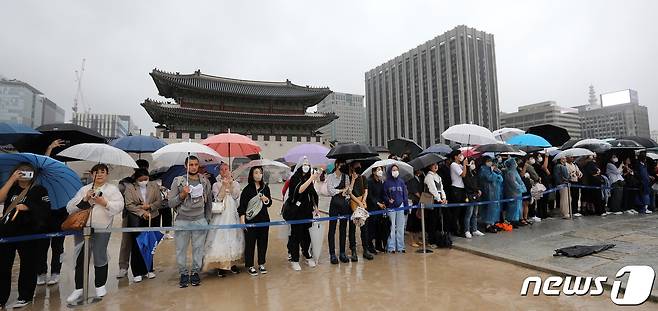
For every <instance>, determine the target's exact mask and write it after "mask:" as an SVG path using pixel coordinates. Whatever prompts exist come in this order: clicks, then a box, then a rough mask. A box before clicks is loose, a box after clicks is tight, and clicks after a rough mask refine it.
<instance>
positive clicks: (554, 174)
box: [0, 150, 656, 307]
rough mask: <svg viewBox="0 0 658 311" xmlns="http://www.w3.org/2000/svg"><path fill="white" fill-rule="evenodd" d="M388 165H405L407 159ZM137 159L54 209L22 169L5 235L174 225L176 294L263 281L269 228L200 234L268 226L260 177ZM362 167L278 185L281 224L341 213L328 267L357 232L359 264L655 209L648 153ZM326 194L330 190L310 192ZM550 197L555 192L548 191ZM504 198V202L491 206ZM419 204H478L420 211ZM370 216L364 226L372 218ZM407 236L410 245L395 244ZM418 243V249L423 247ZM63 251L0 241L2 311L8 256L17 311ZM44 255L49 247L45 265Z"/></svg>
mask: <svg viewBox="0 0 658 311" xmlns="http://www.w3.org/2000/svg"><path fill="white" fill-rule="evenodd" d="M391 158H393V159H397V160H399V161H400V162H405V161H408V157H406V156H403V157H402V158H399V159H398V158H397V157H395V156H392V157H391ZM600 159H601V160H602V161H600ZM137 162H138V166H139V168H138V169H135V171H134V174H132V175H131V176H129V177H126V178H124V179H122V180H121V181H120V182H119V184H118V185H113V184H111V183H108V174H109V168H108V166H106V165H105V164H97V165H94V166H93V167H92V168H91V169H90V176H91V182H90V183H89V184H87V185H85V186H83V187H82V188H81V189H79V191H78V192H77V194H76V195H75V196H74V197H73V198H72V199H71V200H70V201H69V203H68V204H67V206H66V208H65V209H63V210H51V209H50V206H49V205H50V203H49V199H48V193H47V191H46V190H45V189H44V188H43V187H41V186H39V185H36V184H34V183H33V181H34V175H35V174H38V170H36V169H35V168H34V167H33V166H32V165H30V164H28V163H22V164H19V165H18V166H16V168H15V169H14V171H13V172H12V174H11V175H10V177H9V179H8V180H7V182H6V183H5V184H4V185H2V187H1V188H0V202H4V210H3V218H2V221H3V226H1V227H0V228H1V229H2V232H1V234H2V236H3V237H4V236H18V235H28V234H37V233H45V232H56V231H60V227H61V224H62V223H63V222H64V220H65V219H66V217H67V215H71V214H75V213H76V212H79V211H82V210H90V211H91V216H90V217H89V220H88V225H89V226H91V227H92V228H96V229H107V228H110V227H111V226H112V224H113V222H114V218H115V217H116V216H119V215H120V216H119V217H122V225H123V226H124V227H151V226H171V225H173V226H175V227H176V228H180V229H186V230H177V231H175V233H174V235H175V237H174V238H175V252H176V262H177V268H178V272H179V275H180V279H179V287H181V288H185V287H188V286H189V285H191V286H198V285H200V284H201V273H202V271H213V272H214V274H215V275H217V276H219V277H225V276H227V275H230V274H237V273H239V272H240V271H241V269H240V268H239V267H238V264H239V263H240V262H241V261H243V262H244V269H246V271H247V272H248V273H249V274H250V275H253V276H258V275H261V274H266V273H267V271H268V270H267V268H266V261H267V260H266V259H267V249H268V241H269V230H270V229H269V227H268V226H253V227H252V226H250V227H246V228H231V229H221V230H210V231H209V230H205V229H202V227H203V226H206V225H208V224H213V225H230V224H238V223H239V224H258V223H267V222H269V221H270V211H269V208H270V207H271V205H272V202H273V197H272V193H271V191H270V188H269V185H268V184H267V183H266V182H265V180H264V175H265V173H266V172H265V170H266V168H265V167H260V166H257V167H252V168H251V169H250V170H249V175H248V178H247V184H246V185H245V186H244V187H242V188H241V186H240V184H239V183H238V182H237V181H236V180H235V179H234V177H233V176H232V173H231V170H230V168H229V166H228V165H226V164H221V166H220V170H219V176H217V177H216V178H215V177H214V176H211V175H209V174H207V173H205V172H204V170H203V167H201V165H200V162H199V159H197V158H196V157H195V156H189V157H188V158H187V159H186V161H185V166H186V173H185V174H184V175H182V176H178V177H176V178H174V180H173V182H172V184H171V186H170V189H167V188H165V187H163V186H162V185H161V183H160V182H159V181H157V180H152V179H151V176H150V174H149V171H148V168H149V164H148V162H147V161H144V160H139V161H137ZM364 166H365V163H364V162H363V161H362V160H347V161H345V160H337V161H336V162H335V163H334V165H333V169H331V170H330V171H322V170H320V169H317V168H313V167H312V165H311V164H310V162H309V160H308V158H306V157H302V158H301V159H300V161H299V163H297V165H295V166H294V167H293V168H292V170H291V175H290V178H289V179H288V180H287V181H286V184H285V185H284V187H283V192H282V194H283V196H284V204H283V205H284V208H283V209H282V213H284V214H285V215H284V218H286V220H301V219H310V218H313V217H314V216H315V215H317V214H318V213H319V211H320V210H321V209H322V210H325V209H326V210H328V214H329V216H346V217H344V218H340V219H337V220H331V221H329V228H328V236H327V243H328V249H329V250H328V253H329V261H330V263H331V264H340V263H349V262H357V261H358V260H359V256H358V252H357V241H356V231H357V229H359V232H360V240H361V241H360V244H361V248H362V258H364V259H366V260H373V259H375V255H378V254H384V253H389V254H395V253H405V252H406V251H407V245H410V246H411V247H414V248H421V247H422V248H425V247H430V248H437V247H442V246H445V241H444V239H445V236H446V233H447V234H450V235H453V236H461V237H464V238H467V239H471V238H473V237H478V236H483V235H485V232H486V233H491V234H494V233H498V232H500V231H511V230H514V229H516V228H521V227H524V226H527V225H531V224H533V223H536V222H540V221H542V220H545V219H548V218H554V217H562V218H571V217H580V216H583V215H600V216H607V215H611V214H614V215H619V214H622V213H627V214H648V213H651V212H652V210H653V209H654V206H655V197H654V192H653V190H652V185H653V184H654V183H655V180H656V163H655V161H652V160H651V159H649V158H647V157H646V153H645V152H640V153H639V154H638V155H637V156H636V155H635V153H631V154H628V153H626V154H624V155H623V157H622V154H621V153H619V154H617V153H614V152H608V153H605V154H599V155H596V156H588V157H583V158H578V159H574V158H569V157H565V158H560V159H559V160H558V161H553V159H552V157H551V156H550V155H549V154H548V153H546V152H544V151H539V152H535V153H531V154H527V155H524V156H511V155H496V156H493V157H491V156H479V157H477V158H468V157H466V156H465V155H464V154H462V153H461V151H459V150H455V151H453V152H452V153H450V154H448V156H447V160H445V161H441V162H437V163H431V164H429V165H428V166H427V167H424V168H421V169H416V170H415V171H414V172H413V176H411V177H410V178H408V179H407V180H403V178H402V176H401V167H400V166H401V163H399V164H392V165H388V166H381V167H372V168H371V172H372V174H370V176H369V177H366V176H365V174H363V173H364V170H365V167H364ZM322 188H326V191H318V190H317V189H322ZM551 189H559V190H557V191H546V190H551ZM321 195H325V196H328V197H329V198H330V199H329V202H330V203H329V206H326V207H324V206H320V199H319V198H320V196H321ZM503 199H511V200H506V201H504V202H502V203H501V202H500V201H501V200H503ZM484 201H486V202H484ZM421 202H422V203H423V204H425V205H427V204H429V203H433V204H446V203H476V202H483V204H481V205H477V204H467V206H460V207H444V208H429V209H427V208H424V209H422V210H421V206H423V204H421ZM374 211H383V212H381V213H373V212H374ZM364 213H365V214H366V215H365V216H363V217H362V215H363V214H364ZM369 213H373V215H369V216H368V214H369ZM354 215H360V216H359V217H356V216H354ZM350 217H353V219H352V220H350V219H349V218H350ZM364 219H365V220H364ZM10 220H11V221H10ZM423 221H424V223H423ZM423 226H424V227H425V228H426V230H425V232H426V236H425V237H423V236H422V232H423V231H422V227H423ZM310 227H311V223H301V224H297V223H296V224H292V225H290V226H289V237H288V242H287V250H288V256H289V257H288V260H289V262H290V266H291V269H292V270H294V271H299V270H302V267H301V265H300V259H301V258H300V252H301V256H303V257H304V259H305V262H306V265H307V266H308V267H311V268H313V267H315V266H316V265H317V258H314V257H313V252H312V247H313V246H312V241H311V236H310V233H309V228H310ZM336 227H338V252H337V251H336V241H335V240H336ZM405 232H407V233H408V236H409V239H410V240H409V244H407V243H406V242H405ZM138 235H139V233H123V234H122V240H121V247H120V256H119V262H118V264H119V268H120V270H119V274H118V275H117V277H118V278H122V277H127V276H128V271H129V268H130V272H131V274H132V280H133V282H134V283H139V282H142V281H143V280H144V279H153V278H155V277H156V275H155V273H154V271H155V269H154V265H153V261H152V258H144V257H143V256H142V253H141V252H140V250H139V247H138V243H137V237H138ZM73 239H74V252H75V256H74V258H75V289H74V290H73V292H72V293H71V294H70V295H69V297H68V298H67V302H68V303H71V304H74V303H76V302H78V301H80V300H81V299H82V294H83V282H84V281H83V279H84V278H83V273H84V272H83V271H84V269H83V268H84V267H83V265H84V264H83V259H84V258H83V254H82V248H83V244H84V243H83V238H82V236H80V235H75V236H74V237H73ZM109 239H110V233H107V232H94V233H93V234H92V237H91V244H90V246H91V248H90V249H91V253H92V254H93V255H92V258H93V266H94V269H93V271H94V282H95V284H94V285H95V288H96V291H95V293H96V295H97V296H99V297H103V296H105V295H106V294H107V290H106V289H105V284H106V281H107V278H108V263H109V260H108V258H109V257H111V256H109V255H108V242H109ZM425 240H426V241H427V245H423V241H425ZM63 242H64V237H56V238H51V239H39V240H28V241H21V242H14V243H2V244H0V306H3V307H4V305H5V304H6V303H7V300H8V298H9V295H10V291H11V275H12V273H11V271H12V266H13V262H14V258H15V255H16V253H18V255H19V256H20V262H21V264H20V272H19V279H18V292H19V296H18V301H17V302H16V303H15V304H14V306H13V307H22V306H25V305H28V304H29V303H30V302H31V301H32V297H33V295H34V291H35V288H36V286H37V285H45V284H48V285H52V284H56V283H57V282H58V281H59V274H60V272H61V263H62V258H63V256H62V254H63ZM347 242H349V244H347ZM190 244H191V247H192V252H191V254H192V255H191V257H192V258H191V265H190V263H189V261H188V248H189V247H190ZM346 244H347V245H346ZM347 246H349V253H348V249H347V248H346V247H347ZM49 248H51V249H52V251H51V261H50V265H48V260H47V259H48V250H49ZM256 249H257V250H258V251H257V252H256ZM48 266H50V276H48V273H47V271H48Z"/></svg>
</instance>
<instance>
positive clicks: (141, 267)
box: [128, 214, 160, 276]
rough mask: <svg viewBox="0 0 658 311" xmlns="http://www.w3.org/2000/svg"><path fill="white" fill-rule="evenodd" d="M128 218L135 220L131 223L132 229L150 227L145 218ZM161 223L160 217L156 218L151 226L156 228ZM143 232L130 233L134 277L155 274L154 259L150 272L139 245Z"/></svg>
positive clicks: (131, 265) (133, 216)
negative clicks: (139, 238) (138, 239)
mask: <svg viewBox="0 0 658 311" xmlns="http://www.w3.org/2000/svg"><path fill="white" fill-rule="evenodd" d="M128 217H132V218H133V219H132V220H131V221H129V222H128V223H129V225H130V227H149V222H148V220H146V219H143V218H138V217H137V216H136V215H134V214H130V215H128ZM159 223H160V216H158V217H155V218H153V219H152V220H151V226H152V227H156V226H158V224H159ZM140 234H141V232H132V233H130V236H131V239H132V243H130V244H131V248H130V269H131V271H132V273H133V276H144V275H146V274H147V273H149V272H153V258H151V262H150V264H151V269H150V270H148V269H147V267H146V261H145V260H144V257H143V256H142V252H141V251H140V250H139V245H138V244H137V236H139V235H140Z"/></svg>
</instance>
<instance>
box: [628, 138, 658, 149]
mask: <svg viewBox="0 0 658 311" xmlns="http://www.w3.org/2000/svg"><path fill="white" fill-rule="evenodd" d="M621 139H630V140H633V141H635V142H637V143H638V144H640V145H642V146H644V147H645V148H656V147H658V143H657V142H656V141H655V140H653V139H651V138H648V137H640V136H624V137H621Z"/></svg>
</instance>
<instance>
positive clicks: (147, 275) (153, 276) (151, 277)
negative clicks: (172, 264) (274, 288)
mask: <svg viewBox="0 0 658 311" xmlns="http://www.w3.org/2000/svg"><path fill="white" fill-rule="evenodd" d="M146 277H147V278H149V279H155V273H154V272H149V273H147V274H146Z"/></svg>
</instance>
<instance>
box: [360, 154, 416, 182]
mask: <svg viewBox="0 0 658 311" xmlns="http://www.w3.org/2000/svg"><path fill="white" fill-rule="evenodd" d="M393 165H397V166H398V169H399V171H400V176H399V178H402V179H403V180H409V179H411V178H413V177H414V168H413V167H412V166H411V165H409V164H407V163H404V162H401V161H397V160H393V159H386V160H380V161H377V162H375V163H374V164H373V165H370V166H369V167H368V168H367V169H366V170H365V171H363V173H361V175H363V176H365V177H370V176H371V175H372V170H373V169H374V168H375V167H380V166H383V167H385V168H386V172H388V171H389V170H390V169H391V166H393Z"/></svg>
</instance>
